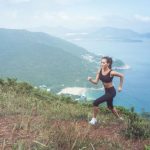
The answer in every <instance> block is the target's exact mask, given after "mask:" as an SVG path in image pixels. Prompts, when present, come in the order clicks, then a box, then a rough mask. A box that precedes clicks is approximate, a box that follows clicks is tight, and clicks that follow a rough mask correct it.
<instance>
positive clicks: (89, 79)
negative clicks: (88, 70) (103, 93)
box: [88, 69, 100, 84]
mask: <svg viewBox="0 0 150 150" xmlns="http://www.w3.org/2000/svg"><path fill="white" fill-rule="evenodd" d="M99 73H100V69H99V70H98V71H97V73H96V78H95V79H92V77H88V81H90V82H91V83H93V84H98V82H99Z"/></svg>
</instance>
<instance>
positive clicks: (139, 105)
mask: <svg viewBox="0 0 150 150" xmlns="http://www.w3.org/2000/svg"><path fill="white" fill-rule="evenodd" d="M78 44H80V45H81V46H82V47H84V48H86V49H88V50H89V51H90V52H93V53H95V54H102V55H107V56H111V57H113V58H119V59H121V60H122V61H123V62H125V64H127V65H129V66H130V69H127V70H118V71H119V72H122V73H123V74H124V76H125V80H124V84H123V90H122V92H117V95H116V97H115V98H114V105H117V106H124V107H126V108H131V107H134V109H135V111H136V112H139V113H140V112H141V111H145V112H150V87H149V86H150V41H144V42H130V43H128V42H112V41H111V42H108V41H99V42H98V41H92V42H91V41H87V42H84V43H78ZM118 85H119V78H117V77H116V78H114V86H115V87H116V89H117V87H118ZM103 93H104V91H102V90H89V91H88V92H87V93H86V96H87V98H90V99H96V98H97V97H99V96H101V95H103Z"/></svg>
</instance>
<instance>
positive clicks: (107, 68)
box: [88, 57, 124, 125]
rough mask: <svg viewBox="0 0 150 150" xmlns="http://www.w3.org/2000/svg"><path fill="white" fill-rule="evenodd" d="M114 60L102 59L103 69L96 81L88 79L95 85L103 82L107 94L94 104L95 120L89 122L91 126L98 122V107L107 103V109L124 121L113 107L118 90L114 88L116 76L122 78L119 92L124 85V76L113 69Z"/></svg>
mask: <svg viewBox="0 0 150 150" xmlns="http://www.w3.org/2000/svg"><path fill="white" fill-rule="evenodd" d="M111 68H112V58H111V57H102V59H101V69H99V70H98V72H97V74H96V79H92V77H88V81H90V82H92V83H93V84H98V82H99V80H101V81H102V83H103V86H104V88H105V94H104V95H103V96H101V97H99V98H97V99H96V100H95V101H94V102H93V106H94V107H93V118H92V120H91V121H90V122H89V123H90V124H92V125H94V124H96V122H97V119H96V116H97V113H98V111H99V107H98V105H99V104H101V103H103V102H107V107H108V109H110V110H111V111H112V113H113V114H114V115H115V116H116V117H118V118H119V119H120V120H123V118H122V117H120V116H119V114H118V112H117V110H116V109H115V108H114V107H113V98H114V97H115V96H116V90H115V88H114V86H113V83H112V80H113V77H114V76H117V77H119V78H120V84H119V87H118V91H119V92H120V91H121V90H122V85H123V79H124V76H123V74H121V73H119V72H116V71H113V70H112V69H111Z"/></svg>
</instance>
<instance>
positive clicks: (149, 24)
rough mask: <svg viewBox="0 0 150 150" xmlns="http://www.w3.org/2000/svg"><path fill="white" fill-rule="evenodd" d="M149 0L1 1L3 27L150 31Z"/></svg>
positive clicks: (0, 21) (0, 13)
mask: <svg viewBox="0 0 150 150" xmlns="http://www.w3.org/2000/svg"><path fill="white" fill-rule="evenodd" d="M149 8H150V0H0V27H1V28H25V29H27V28H34V27H57V26H59V27H67V28H70V29H84V28H89V27H90V28H91V27H92V28H97V27H104V26H111V27H119V28H130V29H133V30H135V31H139V32H150V9H149Z"/></svg>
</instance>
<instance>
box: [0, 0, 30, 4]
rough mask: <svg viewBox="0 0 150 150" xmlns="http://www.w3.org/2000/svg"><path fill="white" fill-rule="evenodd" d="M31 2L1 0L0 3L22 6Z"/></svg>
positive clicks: (25, 0)
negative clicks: (21, 4)
mask: <svg viewBox="0 0 150 150" xmlns="http://www.w3.org/2000/svg"><path fill="white" fill-rule="evenodd" d="M30 1H31V0H5V1H3V0H0V3H2V4H20V3H27V2H30Z"/></svg>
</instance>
